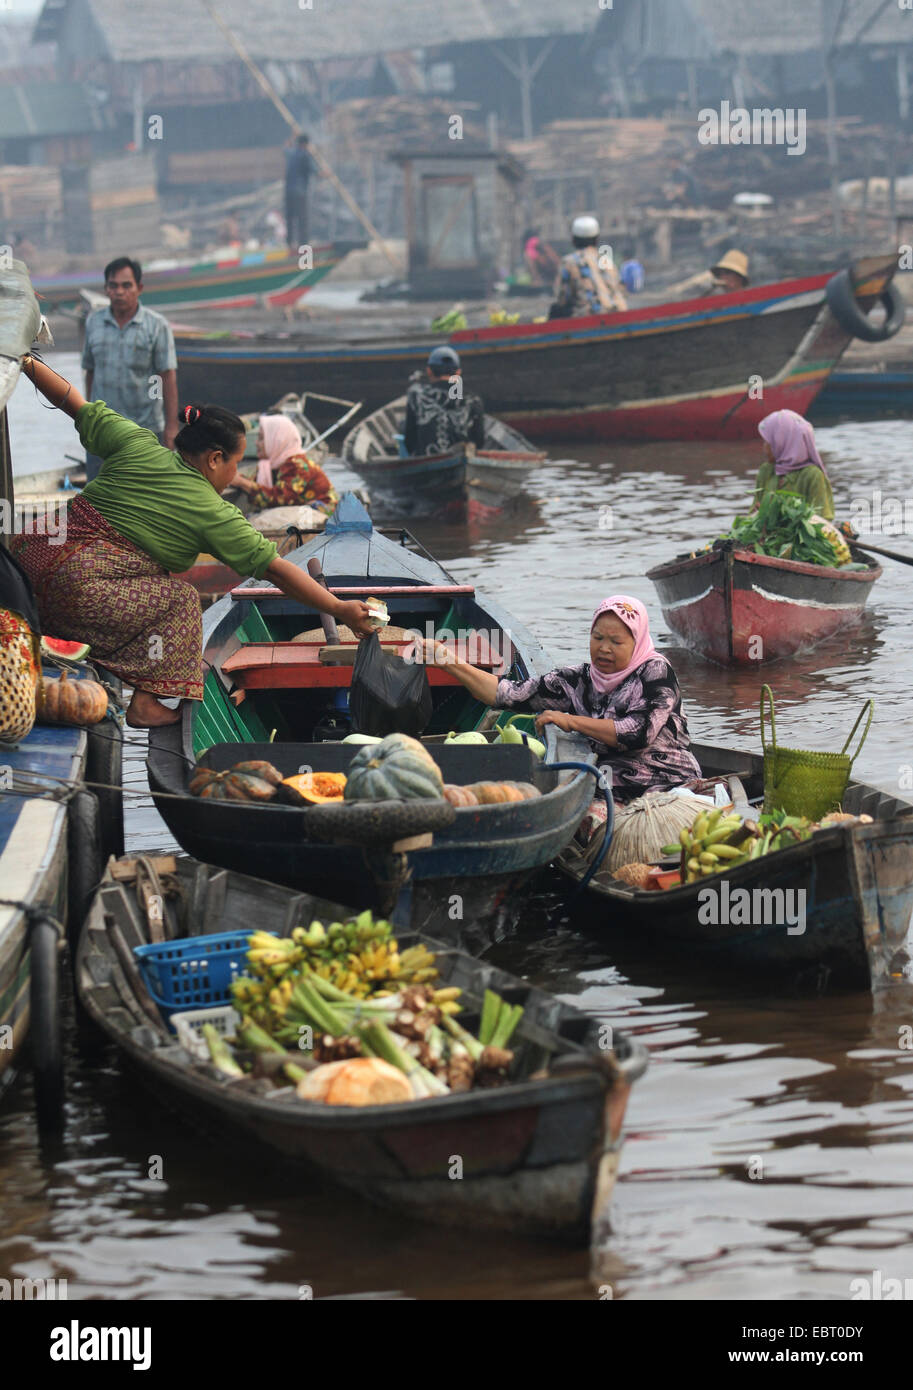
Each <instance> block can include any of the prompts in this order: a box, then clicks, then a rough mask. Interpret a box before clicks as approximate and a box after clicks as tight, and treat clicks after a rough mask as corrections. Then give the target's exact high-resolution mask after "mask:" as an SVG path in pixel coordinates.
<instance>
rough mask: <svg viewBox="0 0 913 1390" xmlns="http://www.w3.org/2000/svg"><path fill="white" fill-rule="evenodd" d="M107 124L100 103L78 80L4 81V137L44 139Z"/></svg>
mask: <svg viewBox="0 0 913 1390" xmlns="http://www.w3.org/2000/svg"><path fill="white" fill-rule="evenodd" d="M104 128H105V122H104V120H103V119H102V116H101V113H100V111H99V110H98V107H97V106H96V105H95V103H94V102H93V101H92V100H91V98H90V97H89V95H88V93H87V92H86V89H85V88H84V87H82V86H80V85H79V83H78V82H27V83H19V84H15V85H13V84H10V85H6V84H4V85H0V139H3V140H27V139H34V140H40V139H42V137H44V136H49V135H85V134H87V133H89V132H91V131H94V130H104Z"/></svg>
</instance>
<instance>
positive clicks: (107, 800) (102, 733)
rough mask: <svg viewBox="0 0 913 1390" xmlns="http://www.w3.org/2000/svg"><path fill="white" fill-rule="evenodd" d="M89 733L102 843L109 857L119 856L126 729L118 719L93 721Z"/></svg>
mask: <svg viewBox="0 0 913 1390" xmlns="http://www.w3.org/2000/svg"><path fill="white" fill-rule="evenodd" d="M86 732H87V733H88V736H89V739H88V745H89V746H88V756H87V758H86V781H87V782H96V783H100V784H101V785H100V786H98V787H96V788H94V789H93V790H94V793H95V796H96V798H97V800H98V811H99V825H100V832H101V846H102V850H103V852H104V855H105V859H106V860H107V859H108V858H109V857H110V856H111V855H112V854H113V855H114V858H115V859H119V858H120V857H121V855H122V854H123V852H124V792H123V753H124V731H123V729H122V728H121V726H120V724H118V722H117V720H115V719H103V720H102V721H101V723H100V724H93V725H91V726H90V728H89V729H87V730H86Z"/></svg>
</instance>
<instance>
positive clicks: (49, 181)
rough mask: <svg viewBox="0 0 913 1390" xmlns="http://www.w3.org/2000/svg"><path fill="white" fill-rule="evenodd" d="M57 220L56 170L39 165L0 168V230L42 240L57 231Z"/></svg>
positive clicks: (58, 181) (58, 190) (58, 205)
mask: <svg viewBox="0 0 913 1390" xmlns="http://www.w3.org/2000/svg"><path fill="white" fill-rule="evenodd" d="M60 216H61V191H60V170H59V169H56V168H50V167H46V166H44V165H40V164H29V165H24V164H4V165H0V226H3V227H6V228H7V229H8V230H10V231H13V230H16V231H18V230H23V231H25V232H27V233H28V234H29V236H31V237H32V238H40V239H42V240H45V239H46V238H47V237H48V236H49V235H50V234H51V233H52V232H53V231H54V230H55V229H56V227H57V225H58V224H59V221H60ZM0 239H2V238H0Z"/></svg>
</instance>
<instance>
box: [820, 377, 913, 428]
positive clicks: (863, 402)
mask: <svg viewBox="0 0 913 1390" xmlns="http://www.w3.org/2000/svg"><path fill="white" fill-rule="evenodd" d="M810 414H811V419H812V420H813V421H815V423H816V424H817V423H818V422H819V421H830V420H840V419H846V418H849V419H851V420H878V419H881V418H882V417H883V416H885V415H888V416H904V417H905V416H910V415H913V371H911V370H909V367H907V369H906V370H897V371H884V372H878V371H845V372H841V371H837V372H832V373H831V375H830V376H829V377H828V379H827V382H826V384H825V387H824V390H823V391H822V392H821V394H820V395H819V396H818V397H817V398H816V400H815V403H814V405H813V407H812V410H811V412H810Z"/></svg>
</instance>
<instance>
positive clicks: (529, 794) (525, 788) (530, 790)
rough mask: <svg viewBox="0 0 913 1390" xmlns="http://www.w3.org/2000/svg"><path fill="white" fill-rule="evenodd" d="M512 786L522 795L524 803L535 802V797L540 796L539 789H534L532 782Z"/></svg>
mask: <svg viewBox="0 0 913 1390" xmlns="http://www.w3.org/2000/svg"><path fill="white" fill-rule="evenodd" d="M514 786H515V787H516V788H517V790H518V791H521V792H522V793H523V800H524V801H535V799H536V797H537V796H541V795H542V793H541V792H540V790H539V788H538V787H534V786H533V784H532V782H515V783H514Z"/></svg>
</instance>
